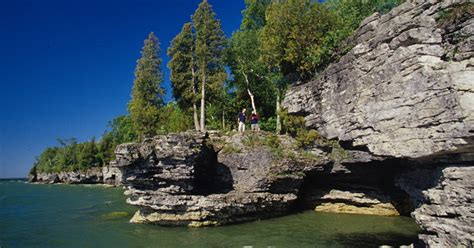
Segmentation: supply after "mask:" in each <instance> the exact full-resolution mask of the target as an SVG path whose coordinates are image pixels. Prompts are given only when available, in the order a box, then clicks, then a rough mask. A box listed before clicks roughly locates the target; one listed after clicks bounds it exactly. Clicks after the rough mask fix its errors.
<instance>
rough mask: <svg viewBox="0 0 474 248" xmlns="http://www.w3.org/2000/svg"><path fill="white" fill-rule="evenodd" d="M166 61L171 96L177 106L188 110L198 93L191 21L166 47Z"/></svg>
mask: <svg viewBox="0 0 474 248" xmlns="http://www.w3.org/2000/svg"><path fill="white" fill-rule="evenodd" d="M168 56H169V57H170V58H171V60H170V61H169V63H168V67H169V69H170V72H171V74H170V80H171V85H172V87H173V96H174V98H175V99H176V102H177V103H178V106H179V107H180V108H181V109H183V110H185V111H189V110H190V109H191V108H192V104H193V103H196V101H197V98H198V94H197V87H198V85H197V84H196V80H195V79H196V76H195V75H194V74H195V61H194V34H193V26H192V23H189V22H188V23H185V24H184V25H183V28H182V30H181V32H180V33H179V34H178V35H176V37H174V39H173V40H172V41H171V45H170V47H169V48H168Z"/></svg>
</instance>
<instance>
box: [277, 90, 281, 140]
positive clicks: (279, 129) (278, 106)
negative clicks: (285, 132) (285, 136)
mask: <svg viewBox="0 0 474 248" xmlns="http://www.w3.org/2000/svg"><path fill="white" fill-rule="evenodd" d="M276 114H277V119H276V133H277V134H280V133H281V118H280V91H279V90H277V99H276Z"/></svg>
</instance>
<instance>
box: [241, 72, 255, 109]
mask: <svg viewBox="0 0 474 248" xmlns="http://www.w3.org/2000/svg"><path fill="white" fill-rule="evenodd" d="M242 74H243V75H244V78H245V82H246V83H247V92H248V93H249V96H250V101H251V102H252V109H253V111H255V113H257V108H256V107H255V100H254V97H253V94H252V92H250V82H249V78H248V76H247V73H245V72H244V71H242Z"/></svg>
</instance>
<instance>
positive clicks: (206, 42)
mask: <svg viewBox="0 0 474 248" xmlns="http://www.w3.org/2000/svg"><path fill="white" fill-rule="evenodd" d="M192 20H193V24H194V29H195V31H196V41H195V56H196V68H197V75H198V79H199V81H200V82H199V83H200V87H201V95H200V97H201V109H200V110H201V121H200V128H201V131H204V130H205V129H206V127H205V106H206V103H205V101H206V99H207V98H212V97H217V98H218V97H219V96H222V93H223V91H224V80H225V79H226V78H227V74H226V72H225V70H224V57H223V55H224V53H223V52H224V48H225V43H226V39H225V36H224V32H223V31H222V28H221V24H220V21H219V20H217V18H216V14H215V13H214V11H213V10H212V7H211V5H210V4H209V3H208V2H207V0H203V1H202V2H201V3H200V4H199V7H198V9H197V10H196V12H195V13H194V15H193V16H192ZM207 89H208V91H206V90H207ZM206 93H210V94H209V96H207V95H206Z"/></svg>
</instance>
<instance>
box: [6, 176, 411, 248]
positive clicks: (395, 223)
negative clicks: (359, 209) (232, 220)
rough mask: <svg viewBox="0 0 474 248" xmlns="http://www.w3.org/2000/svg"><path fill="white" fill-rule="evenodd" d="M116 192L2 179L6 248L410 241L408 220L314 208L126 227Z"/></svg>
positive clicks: (125, 211) (127, 212) (129, 210)
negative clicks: (189, 224) (192, 224)
mask: <svg viewBox="0 0 474 248" xmlns="http://www.w3.org/2000/svg"><path fill="white" fill-rule="evenodd" d="M134 211H135V209H134V208H133V207H131V206H128V205H127V204H125V196H123V194H122V190H121V189H118V188H104V187H101V186H84V185H77V186H71V185H32V184H27V183H25V182H18V181H16V182H14V181H5V180H4V181H0V247H1V248H8V247H191V246H192V247H243V246H253V247H268V246H272V247H376V246H378V245H382V244H391V245H400V244H409V243H411V242H413V240H414V239H415V238H416V234H417V232H418V228H417V226H416V225H415V223H414V222H413V220H411V219H410V218H406V217H374V216H360V215H346V214H324V213H315V212H313V211H308V212H304V213H300V214H295V215H291V216H286V217H281V218H275V219H270V220H262V221H255V222H251V223H245V224H240V225H230V226H223V227H214V228H201V229H194V228H186V227H175V228H165V227H160V226H154V225H139V224H130V223H128V220H129V218H130V217H131V215H132V214H133V213H134Z"/></svg>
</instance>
